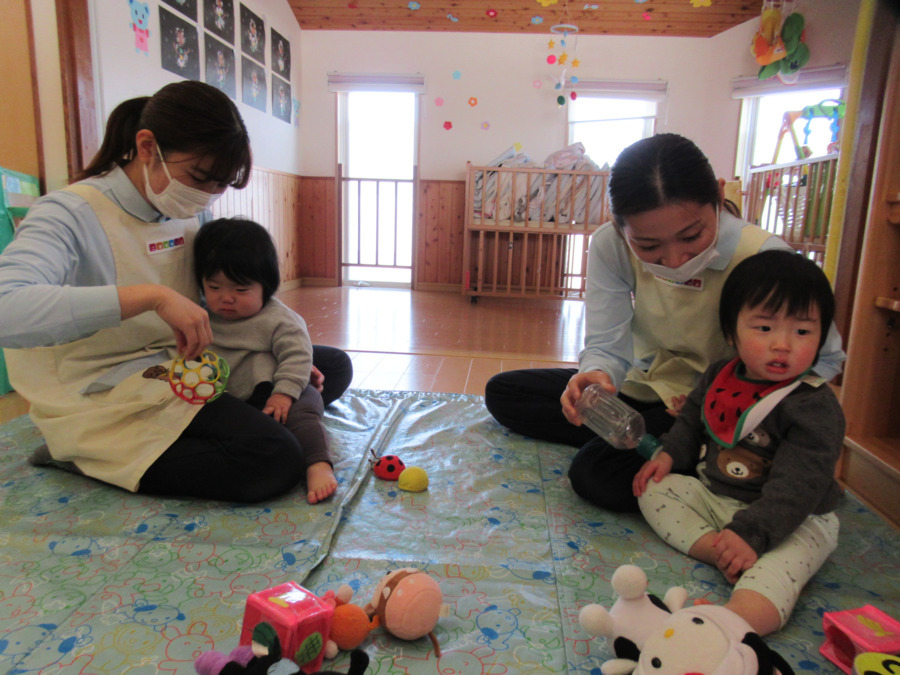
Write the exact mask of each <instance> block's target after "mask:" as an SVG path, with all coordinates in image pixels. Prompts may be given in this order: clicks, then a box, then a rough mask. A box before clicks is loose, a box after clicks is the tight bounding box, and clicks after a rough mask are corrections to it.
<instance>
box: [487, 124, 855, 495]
mask: <svg viewBox="0 0 900 675" xmlns="http://www.w3.org/2000/svg"><path fill="white" fill-rule="evenodd" d="M723 187H724V182H723V181H719V180H717V178H716V175H715V173H714V171H713V169H712V166H711V165H710V163H709V160H708V159H707V158H706V156H705V155H704V154H703V152H702V151H701V150H700V149H699V148H698V147H697V146H696V145H695V144H694V143H693V142H692V141H690V140H689V139H687V138H684V137H683V136H679V135H677V134H659V135H657V136H651V137H650V138H645V139H643V140H641V141H638V142H637V143H634V144H632V145H631V146H629V147H628V148H626V149H625V150H624V151H623V152H622V154H621V155H619V157H618V159H617V160H616V162H615V165H614V166H613V168H612V172H611V175H610V181H609V196H610V207H611V211H612V214H613V221H612V222H610V223H606V224H605V225H601V226H600V227H599V228H598V229H597V230H596V232H594V234H593V235H591V242H590V252H589V257H588V266H587V294H586V299H585V335H584V349H583V350H582V352H581V354H580V356H579V363H578V366H579V367H578V368H577V369H576V368H552V369H551V368H542V369H528V370H516V371H508V372H505V373H500V374H498V375H495V376H494V377H493V378H491V380H490V381H489V382H488V384H487V387H486V389H485V405H486V406H487V408H488V410H489V411H490V412H491V414H492V415H493V416H494V417H495V418H496V419H497V421H499V422H500V423H502V424H503V425H505V426H506V427H508V428H510V429H512V430H513V431H517V432H519V433H522V434H525V435H528V436H532V437H534V438H540V439H542V440H548V441H552V442H556V443H565V444H568V445H572V446H575V447H577V448H579V450H578V452H577V454H576V455H575V457H574V459H573V460H572V465H571V467H570V469H569V480H570V481H571V484H572V489H573V490H574V491H575V492H576V493H577V494H579V495H580V496H581V497H583V498H584V499H586V500H588V501H589V502H591V503H593V504H596V505H597V506H601V507H603V508H607V509H611V510H614V511H637V510H638V505H637V499H636V498H635V496H634V495H633V494H632V487H631V485H632V480H633V478H634V475H635V474H636V473H637V471H638V470H639V469H640V468H641V466H642V465H643V463H644V461H645V459H644V457H642V456H641V455H639V454H638V453H637V452H635V451H634V450H620V449H617V448H614V447H612V446H610V445H609V444H608V443H606V442H605V441H604V440H602V439H601V438H599V437H597V435H596V434H594V432H592V431H591V430H590V429H588V428H587V427H586V426H584V425H583V424H582V419H581V417H580V415H579V414H578V412H577V410H576V409H575V404H576V402H577V401H578V399H579V398H580V397H581V392H582V391H584V389H585V388H586V387H587V386H588V385H590V384H594V383H597V384H600V385H601V386H602V387H604V388H605V389H607V390H608V391H610V392H615V391H617V392H618V395H619V397H620V398H622V399H623V400H624V401H625V402H626V403H628V404H629V405H631V406H632V407H634V408H636V409H637V410H638V411H639V412H640V413H641V415H642V416H643V417H644V421H645V422H646V427H647V431H648V433H651V434H653V435H654V436H660V435H661V434H663V433H665V432H666V431H668V429H669V427H671V425H672V423H673V422H674V417H673V416H672V414H671V413H672V412H673V411H674V410H676V409H678V408H679V407H680V401H681V400H683V398H682V397H684V396H686V395H687V394H688V393H689V392H690V390H691V389H692V388H693V387H694V384H695V383H696V381H697V379H698V378H699V377H700V375H701V374H702V373H703V372H704V371H705V370H706V367H707V366H708V365H709V364H711V363H712V362H714V361H716V360H718V359H721V358H725V357H728V356H733V354H734V352H733V349H732V348H731V347H730V346H729V345H728V344H727V343H726V341H725V338H724V337H723V335H722V331H721V329H720V328H719V316H718V311H719V310H718V308H719V296H720V294H721V289H722V284H723V283H724V281H725V278H726V277H727V276H728V274H729V272H730V271H731V270H732V268H733V267H734V266H735V265H737V264H738V263H739V262H741V260H743V259H744V258H747V257H748V256H751V255H753V254H754V253H757V252H759V251H762V250H766V249H770V248H785V249H790V247H789V246H788V244H786V243H785V242H784V241H783V240H781V239H780V238H779V237H777V236H775V235H773V234H771V233H769V232H765V231H763V230H761V229H760V228H759V227H757V226H755V225H751V224H750V223H747V222H745V221H742V220H741V219H740V218H739V217H738V215H737V208H736V207H734V205H733V204H731V203H730V202H726V201H725V200H724V198H723ZM843 360H844V352H843V351H842V349H841V338H840V335H838V333H837V331H836V330H835V328H834V326H833V325H832V327H831V330H830V332H829V334H828V339H827V340H826V342H825V345H824V346H823V347H822V350H821V352H820V353H819V360H818V361H817V362H816V364H815V366H814V370H815V372H816V373H817V374H818V375H821V376H823V377H825V378H826V379H831V378H832V377H834V376H835V375H837V374H838V373H839V372H840V369H841V363H842V361H843Z"/></svg>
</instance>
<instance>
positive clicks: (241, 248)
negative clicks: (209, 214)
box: [194, 218, 281, 303]
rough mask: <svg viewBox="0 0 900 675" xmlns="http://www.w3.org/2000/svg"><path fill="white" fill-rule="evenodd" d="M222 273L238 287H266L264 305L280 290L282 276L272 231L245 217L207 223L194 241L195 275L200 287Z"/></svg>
mask: <svg viewBox="0 0 900 675" xmlns="http://www.w3.org/2000/svg"><path fill="white" fill-rule="evenodd" d="M217 272H222V274H224V275H225V276H226V277H228V278H229V279H230V280H231V281H233V282H235V283H237V284H248V283H252V282H254V281H255V282H257V283H259V284H261V285H262V290H263V303H266V302H268V301H269V298H271V297H272V294H274V293H275V291H277V290H278V284H279V283H281V275H280V274H279V271H278V253H277V252H276V251H275V244H274V243H273V242H272V237H271V236H269V232H268V230H266V228H264V227H263V226H262V225H260V224H259V223H256V222H254V221H252V220H243V219H241V218H217V219H216V220H211V221H209V222H208V223H205V224H204V225H203V226H202V227H201V228H200V230H199V231H198V232H197V238H196V239H194V274H195V276H196V277H197V285H198V286H200V287H201V288H202V287H203V280H204V279H208V278H209V277H211V276H213V275H214V274H216V273H217Z"/></svg>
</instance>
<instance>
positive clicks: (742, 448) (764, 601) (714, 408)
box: [633, 250, 844, 635]
mask: <svg viewBox="0 0 900 675" xmlns="http://www.w3.org/2000/svg"><path fill="white" fill-rule="evenodd" d="M833 316H834V295H833V293H832V290H831V286H830V284H829V282H828V279H827V278H826V276H825V274H824V273H823V272H822V270H821V269H819V267H818V266H817V265H816V264H815V263H814V262H812V261H811V260H809V259H808V258H805V257H804V256H802V255H800V254H797V253H793V252H790V251H784V250H769V251H764V252H761V253H758V254H756V255H753V256H750V257H748V258H746V259H745V260H743V261H742V262H741V263H740V264H738V265H737V266H736V267H735V268H734V270H733V271H732V273H731V274H730V275H729V277H728V279H727V280H726V281H725V284H724V286H723V288H722V296H721V300H720V304H719V323H720V324H721V327H722V332H723V334H724V335H725V338H726V339H727V340H728V342H729V343H730V344H732V345H733V346H734V347H735V349H736V350H737V353H738V356H737V358H735V359H731V360H723V361H718V362H716V363H714V364H712V365H711V366H710V367H709V368H708V369H707V370H706V372H705V373H704V374H703V376H702V377H701V378H700V381H699V382H698V384H697V386H696V387H695V388H694V389H693V391H692V392H691V393H690V394H689V395H688V397H687V400H686V401H685V403H684V406H683V407H682V410H681V413H680V415H679V416H678V418H677V419H676V421H675V424H674V425H673V426H672V428H671V430H670V431H669V432H668V433H666V434H664V435H663V436H662V437H661V438H660V441H661V442H662V448H661V450H660V451H658V452H657V453H656V455H655V456H654V457H653V459H651V460H650V461H648V462H647V463H646V464H644V466H643V467H642V468H641V469H640V471H638V473H637V475H636V476H635V478H634V482H633V490H634V494H635V496H637V497H638V504H639V506H640V509H641V512H642V513H643V514H644V517H645V518H646V520H647V522H648V523H649V524H650V525H651V527H653V529H654V530H655V531H656V532H657V534H659V535H660V536H661V537H662V538H663V539H664V540H665V541H666V542H667V543H668V544H670V545H671V546H673V547H674V548H676V549H678V550H679V551H681V552H682V553H685V554H687V555H690V556H691V557H693V558H696V559H698V560H701V561H703V562H706V563H709V564H710V565H715V566H716V567H717V568H718V569H719V570H720V571H721V572H722V574H723V575H724V576H725V578H726V579H728V581H729V582H730V583H733V584H734V592H733V594H732V596H731V598H730V599H729V600H728V602H727V603H726V607H728V608H729V609H731V610H733V611H734V612H735V613H737V614H738V615H740V616H741V617H743V618H744V619H745V620H746V621H747V622H748V623H749V624H750V625H751V626H753V628H754V630H755V631H756V632H757V633H759V634H760V635H766V634H768V633H771V632H773V631H775V630H777V629H779V628H780V627H782V626H783V625H784V624H785V622H786V621H787V620H788V618H789V617H790V614H791V611H792V610H793V608H794V605H795V603H796V601H797V597H798V596H799V594H800V591H801V590H802V589H803V587H804V585H805V584H806V583H807V582H808V581H809V580H810V578H812V576H813V575H814V574H815V573H816V572H817V571H818V569H819V568H820V567H821V566H822V564H823V563H824V562H825V560H826V558H827V557H828V556H829V555H830V554H831V552H832V551H833V550H834V549H835V547H836V546H837V537H838V528H839V525H838V519H837V516H836V515H835V514H834V513H833V511H834V509H835V508H836V506H837V504H838V501H839V499H840V497H841V488H840V486H839V485H838V483H837V481H836V480H835V478H834V473H835V465H836V464H837V461H838V457H839V456H840V453H841V446H842V442H843V438H844V416H843V413H842V411H841V407H840V404H839V402H838V400H837V397H836V396H835V395H834V393H833V392H832V390H831V388H830V387H829V386H828V385H827V384H826V382H825V379H824V378H822V377H818V376H816V375H814V374H812V372H811V369H812V366H813V364H814V363H815V362H816V358H817V356H818V353H819V350H820V349H821V347H822V345H823V344H824V341H825V336H826V333H827V332H828V328H829V326H830V325H831V321H832V318H833ZM694 471H696V473H695V474H694ZM676 472H678V473H676ZM682 474H686V475H682ZM691 474H694V475H691ZM695 476H696V477H695Z"/></svg>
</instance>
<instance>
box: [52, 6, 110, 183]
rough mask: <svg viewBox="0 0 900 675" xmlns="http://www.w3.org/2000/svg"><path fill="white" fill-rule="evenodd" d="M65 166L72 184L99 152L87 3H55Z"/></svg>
mask: <svg viewBox="0 0 900 675" xmlns="http://www.w3.org/2000/svg"><path fill="white" fill-rule="evenodd" d="M56 30H57V33H58V34H59V67H60V78H61V80H62V99H63V116H64V119H65V126H66V163H67V168H68V175H69V180H75V179H76V178H77V176H78V175H79V174H80V173H81V171H82V170H83V169H84V167H85V166H86V165H87V163H88V162H89V161H90V160H91V158H92V157H93V156H94V154H96V152H97V150H98V149H99V148H100V140H99V138H98V135H97V106H96V97H95V94H94V63H93V57H92V54H91V28H90V11H89V9H88V0H56Z"/></svg>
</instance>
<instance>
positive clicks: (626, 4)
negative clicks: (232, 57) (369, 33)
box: [288, 0, 762, 37]
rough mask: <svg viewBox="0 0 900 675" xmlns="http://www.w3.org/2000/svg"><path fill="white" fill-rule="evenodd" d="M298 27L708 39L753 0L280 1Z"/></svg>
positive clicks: (748, 12) (746, 11)
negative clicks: (561, 31)
mask: <svg viewBox="0 0 900 675" xmlns="http://www.w3.org/2000/svg"><path fill="white" fill-rule="evenodd" d="M288 3H289V4H290V6H291V9H292V10H293V12H294V16H296V17H297V23H298V24H299V25H300V28H301V29H305V30H401V31H458V32H470V33H526V34H527V33H531V34H544V33H550V28H551V26H554V25H556V24H573V25H575V26H577V27H578V34H579V35H665V36H671V37H712V36H713V35H718V34H719V33H721V32H723V31H726V30H728V29H729V28H733V27H734V26H737V25H739V24H741V23H744V22H745V21H749V20H750V19H753V18H755V17H758V16H759V14H760V11H761V9H762V2H761V0H579V1H578V2H575V1H574V0H412V1H411V0H288Z"/></svg>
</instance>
